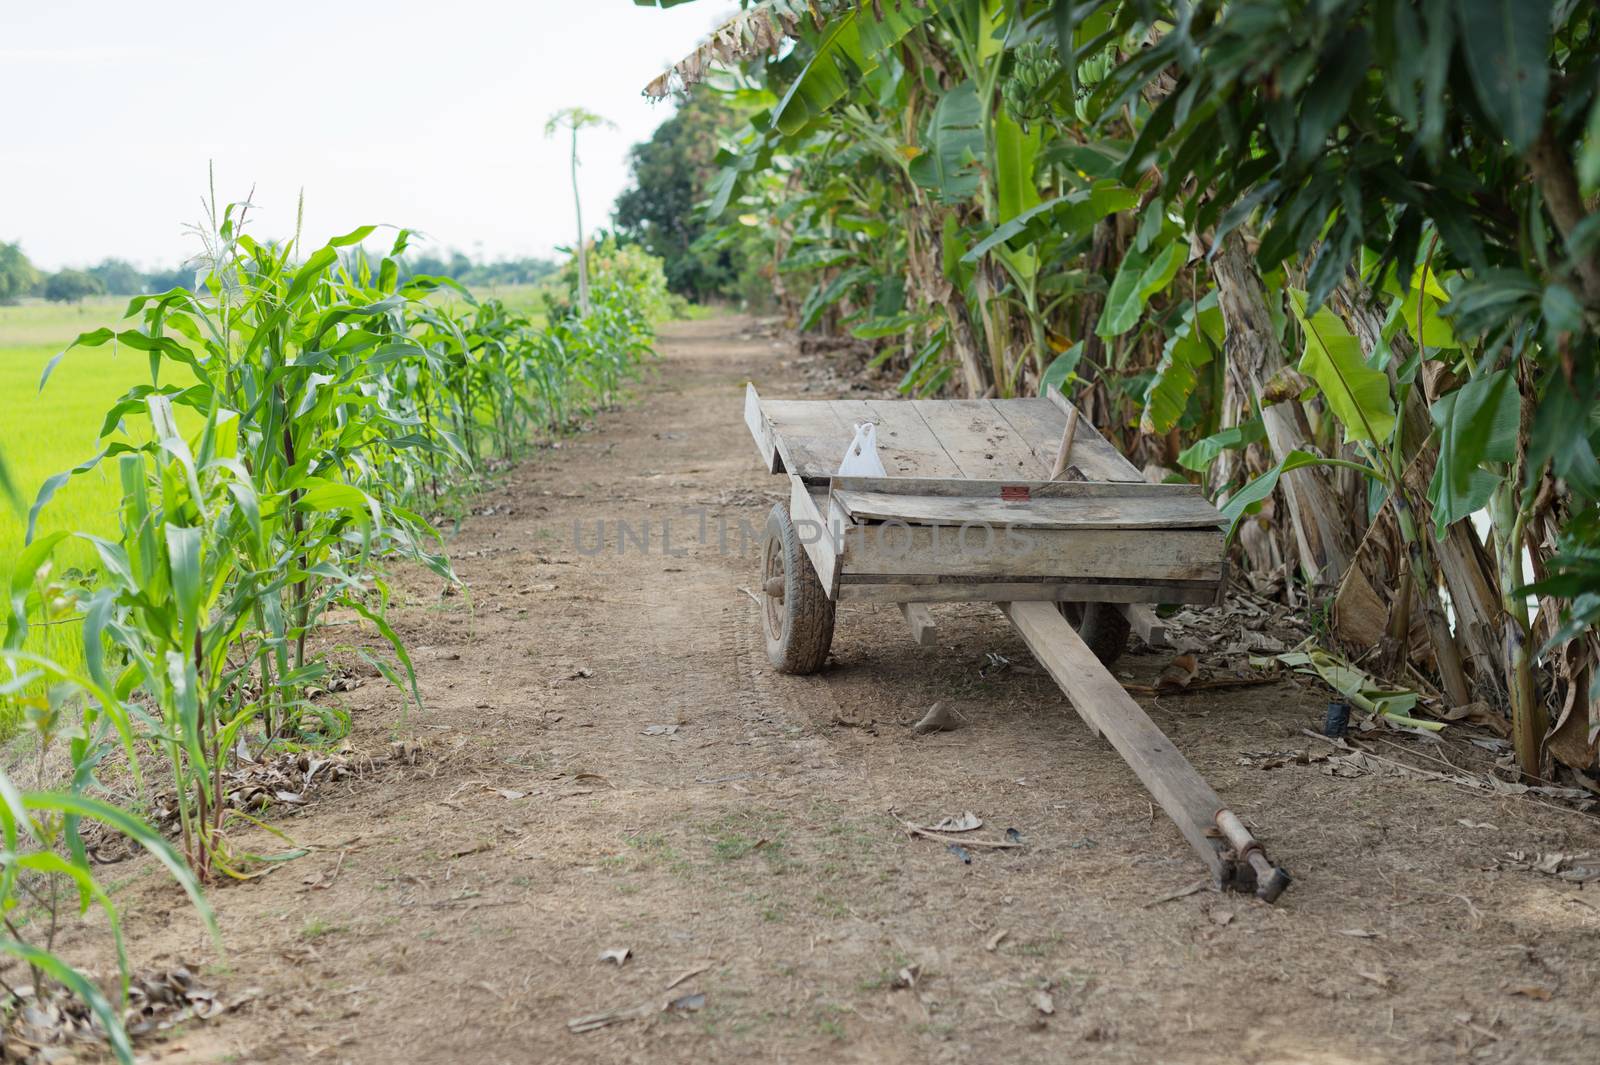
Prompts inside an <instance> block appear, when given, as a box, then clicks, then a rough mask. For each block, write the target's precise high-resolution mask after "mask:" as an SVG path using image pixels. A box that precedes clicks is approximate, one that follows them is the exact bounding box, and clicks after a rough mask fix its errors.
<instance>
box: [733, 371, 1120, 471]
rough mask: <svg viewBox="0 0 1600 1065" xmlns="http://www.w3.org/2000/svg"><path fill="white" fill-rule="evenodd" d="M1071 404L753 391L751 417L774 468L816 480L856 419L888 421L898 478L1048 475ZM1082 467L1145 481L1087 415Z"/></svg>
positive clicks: (888, 466) (882, 430)
mask: <svg viewBox="0 0 1600 1065" xmlns="http://www.w3.org/2000/svg"><path fill="white" fill-rule="evenodd" d="M1068 409H1070V405H1066V401H1065V400H1063V399H1060V398H1059V397H1058V396H1054V395H1053V396H1052V397H1050V398H1049V399H1044V398H1035V399H994V400H990V399H961V400H931V399H930V400H859V399H839V400H782V399H761V398H760V397H759V396H758V395H757V394H756V391H755V387H754V386H749V387H747V388H746V390H745V424H746V425H748V426H749V427H750V433H751V435H752V436H754V437H755V439H756V444H757V446H758V447H759V448H760V449H761V454H762V457H763V459H765V460H766V462H767V468H768V469H769V470H774V467H775V465H776V464H778V463H781V464H782V468H783V469H786V470H788V472H790V473H793V474H797V475H799V476H801V477H803V478H805V479H807V480H820V479H822V478H826V477H830V476H833V475H834V474H835V473H837V472H838V469H839V463H840V462H841V461H842V460H843V458H844V452H845V448H846V447H848V446H849V444H850V438H851V437H852V436H853V435H854V432H855V426H856V425H858V424H860V423H862V422H866V421H870V422H872V423H873V424H875V425H876V426H877V427H878V433H877V435H878V456H879V458H881V459H882V460H883V467H884V470H885V471H886V472H887V473H888V474H889V475H890V476H891V477H938V478H976V479H989V480H1004V481H1008V482H1009V481H1017V480H1028V481H1047V480H1048V479H1049V477H1050V468H1051V464H1052V462H1053V461H1054V459H1055V454H1056V450H1057V448H1058V447H1059V446H1060V443H1061V439H1062V435H1063V433H1064V431H1065V429H1066V424H1067V415H1066V411H1067V410H1068ZM1072 464H1073V465H1074V466H1076V467H1078V469H1079V470H1081V471H1082V472H1083V474H1084V476H1085V477H1087V478H1088V479H1089V480H1091V481H1140V480H1142V477H1141V476H1140V474H1139V471H1138V470H1136V469H1134V467H1133V464H1132V463H1130V462H1128V460H1127V459H1125V458H1123V457H1122V455H1121V454H1119V453H1118V452H1117V449H1116V448H1114V447H1112V446H1111V445H1110V444H1109V443H1107V442H1106V440H1105V438H1104V437H1102V436H1101V435H1100V434H1099V433H1098V432H1096V431H1095V429H1094V427H1093V426H1092V425H1090V424H1089V422H1088V421H1087V420H1086V419H1080V421H1079V424H1078V429H1077V433H1076V434H1075V436H1074V443H1073V448H1072Z"/></svg>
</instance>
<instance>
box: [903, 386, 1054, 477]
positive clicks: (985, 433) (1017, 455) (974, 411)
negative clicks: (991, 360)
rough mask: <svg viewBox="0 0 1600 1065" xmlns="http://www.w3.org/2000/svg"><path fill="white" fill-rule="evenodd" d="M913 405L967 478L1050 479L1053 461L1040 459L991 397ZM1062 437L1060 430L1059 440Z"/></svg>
mask: <svg viewBox="0 0 1600 1065" xmlns="http://www.w3.org/2000/svg"><path fill="white" fill-rule="evenodd" d="M911 406H912V407H913V408H914V409H915V410H916V412H917V413H918V414H920V415H922V420H923V421H924V422H926V423H927V425H928V428H929V429H931V430H932V431H933V435H934V437H935V438H937V439H938V441H939V443H940V445H941V446H943V448H944V449H945V452H946V453H947V454H949V456H950V458H951V459H952V460H953V461H954V462H955V464H956V466H957V467H958V468H959V469H960V470H961V475H962V476H963V477H979V478H987V479H991V480H993V479H996V478H1000V479H1004V478H1008V477H1011V478H1026V479H1033V480H1038V479H1045V480H1048V479H1049V477H1050V465H1049V463H1048V462H1040V461H1039V459H1038V457H1037V456H1036V455H1035V454H1034V452H1033V450H1032V449H1031V448H1029V446H1028V443H1027V441H1026V440H1024V439H1023V437H1022V434H1021V433H1019V432H1018V431H1017V430H1016V429H1014V428H1012V426H1011V423H1010V422H1008V421H1006V420H1005V418H1003V417H1001V415H1000V412H999V411H997V410H996V409H995V407H994V403H993V402H992V401H991V400H987V399H917V400H912V401H911ZM1060 438H1061V434H1060V433H1057V434H1056V439H1057V440H1058V441H1059V440H1060ZM1053 455H1054V452H1052V457H1053Z"/></svg>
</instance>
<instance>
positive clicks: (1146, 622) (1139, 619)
mask: <svg viewBox="0 0 1600 1065" xmlns="http://www.w3.org/2000/svg"><path fill="white" fill-rule="evenodd" d="M1119 609H1120V610H1121V611H1122V614H1123V616H1124V617H1126V618H1127V619H1128V624H1129V625H1131V626H1132V627H1133V631H1134V632H1136V633H1138V634H1139V639H1141V640H1143V641H1144V642H1145V645H1146V646H1148V647H1160V648H1169V649H1170V648H1171V647H1172V643H1171V641H1170V640H1168V639H1167V626H1166V624H1165V623H1163V622H1162V620H1161V618H1160V617H1158V616H1157V615H1156V612H1155V611H1154V610H1151V609H1150V608H1149V607H1148V606H1146V605H1145V604H1143V603H1122V604H1121V605H1120V606H1119Z"/></svg>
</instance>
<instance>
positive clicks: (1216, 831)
mask: <svg viewBox="0 0 1600 1065" xmlns="http://www.w3.org/2000/svg"><path fill="white" fill-rule="evenodd" d="M1069 415H1070V416H1071V419H1070V420H1071V422H1072V423H1073V425H1074V429H1073V431H1071V432H1069V431H1068V428H1067V427H1068V423H1069ZM869 421H870V422H873V423H874V424H875V425H876V427H877V439H878V454H879V457H880V458H881V459H882V461H883V465H884V469H885V471H886V473H887V474H888V476H887V477H881V478H877V477H874V478H862V477H841V476H838V475H837V470H838V469H839V465H840V462H841V460H842V459H843V457H844V453H845V450H846V448H847V447H848V446H849V444H850V440H851V437H852V436H853V434H854V427H855V426H856V425H858V424H860V423H862V422H869ZM745 423H746V424H747V425H748V426H749V428H750V432H751V433H752V435H754V437H755V441H756V446H757V447H758V448H759V449H760V451H761V457H762V459H763V460H764V461H765V462H766V464H767V469H768V471H769V472H772V473H787V474H788V475H789V480H790V484H791V491H790V497H789V503H788V504H787V505H784V504H781V503H780V504H779V505H777V506H775V507H774V508H773V510H772V513H771V514H770V515H769V516H768V519H767V527H766V535H765V539H764V543H763V548H762V578H763V580H762V590H763V592H764V593H765V598H764V609H763V611H762V614H763V623H764V627H765V629H766V637H767V654H768V657H769V658H771V660H772V663H773V665H774V666H775V667H776V668H777V669H779V670H781V671H783V672H786V673H813V672H816V671H817V670H819V669H821V668H822V665H823V662H824V661H825V660H826V658H827V655H828V647H829V644H830V643H831V642H832V639H833V621H834V608H835V605H836V604H837V603H838V602H840V601H850V600H855V601H859V602H876V603H894V604H897V605H898V606H899V608H900V610H901V612H902V613H903V614H904V615H905V618H906V621H907V623H908V624H909V625H910V628H911V631H912V634H913V636H914V637H915V638H916V640H917V641H918V642H919V643H924V644H929V643H932V642H933V640H934V636H935V631H936V630H935V629H934V623H933V619H932V615H931V614H930V613H929V611H928V607H927V604H929V603H949V602H969V601H989V602H993V603H995V605H996V606H998V607H999V608H1000V610H1001V611H1002V612H1003V613H1004V614H1005V616H1006V617H1007V618H1008V619H1009V620H1010V621H1011V624H1012V625H1013V626H1015V627H1016V629H1017V631H1018V632H1019V633H1021V634H1022V638H1023V639H1024V640H1025V641H1026V642H1027V644H1028V647H1029V649H1030V650H1032V652H1033V655H1034V657H1035V658H1037V659H1038V660H1039V662H1040V664H1041V665H1043V666H1044V667H1045V668H1046V669H1047V670H1048V671H1049V672H1050V675H1051V676H1052V677H1054V678H1055V680H1056V682H1057V683H1058V684H1059V685H1060V686H1061V688H1062V690H1063V691H1064V692H1065V693H1066V694H1067V696H1068V697H1069V698H1070V699H1071V702H1072V705H1073V707H1074V709H1076V710H1077V712H1078V714H1079V716H1081V717H1082V718H1083V719H1084V721H1085V722H1086V723H1087V724H1088V726H1089V728H1090V729H1091V730H1092V731H1093V732H1094V733H1095V734H1096V735H1099V736H1103V737H1105V738H1106V739H1107V740H1109V741H1110V743H1111V745H1112V746H1113V747H1115V748H1116V750H1117V752H1118V753H1119V754H1121V755H1122V757H1123V759H1124V760H1125V761H1126V762H1127V763H1128V765H1129V766H1130V767H1131V768H1132V769H1133V771H1134V772H1135V773H1136V774H1137V775H1138V777H1139V779H1140V780H1141V781H1142V782H1143V783H1144V785H1145V787H1146V788H1148V789H1149V791H1150V793H1151V794H1152V795H1153V796H1154V797H1155V799H1156V800H1157V801H1158V802H1159V803H1160V804H1161V807H1162V809H1164V810H1165V811H1166V812H1167V814H1168V816H1170V817H1171V818H1172V820H1173V821H1174V823H1176V824H1177V826H1178V828H1179V829H1180V830H1181V831H1182V832H1183V834H1184V837H1185V838H1186V839H1188V841H1189V843H1190V845H1191V846H1193V847H1194V849H1195V850H1196V852H1198V853H1199V855H1200V857H1201V858H1202V859H1203V860H1204V861H1205V863H1206V865H1207V867H1208V868H1209V869H1210V871H1211V874H1212V876H1213V878H1214V880H1215V882H1216V884H1217V886H1219V887H1222V888H1227V889H1231V890H1237V891H1251V892H1254V893H1255V894H1256V895H1258V896H1259V897H1261V898H1263V899H1265V900H1267V901H1269V902H1270V901H1272V900H1274V899H1276V898H1277V897H1278V895H1279V894H1280V893H1281V892H1282V891H1283V889H1284V888H1285V887H1286V886H1287V885H1288V883H1289V877H1288V875H1287V874H1286V873H1285V872H1284V871H1283V870H1282V869H1281V868H1278V867H1276V866H1274V865H1273V864H1272V863H1271V862H1270V861H1269V860H1268V859H1267V857H1266V854H1265V852H1264V851H1263V850H1262V847H1261V844H1260V843H1259V842H1257V841H1256V840H1255V839H1254V837H1252V836H1251V834H1250V832H1249V831H1248V830H1247V829H1246V828H1245V826H1244V825H1243V824H1242V823H1241V822H1240V820H1239V818H1238V817H1236V816H1235V815H1234V814H1233V813H1232V812H1231V811H1229V810H1228V809H1227V808H1226V807H1225V806H1224V805H1223V804H1222V801H1221V800H1220V799H1218V798H1217V795H1216V793H1215V792H1214V791H1212V789H1211V787H1210V785H1208V784H1207V783H1206V782H1205V780H1204V779H1203V778H1202V777H1201V776H1200V774H1199V773H1197V772H1195V770H1194V767H1193V766H1191V765H1190V764H1189V762H1188V760H1187V759H1185V758H1184V757H1183V755H1182V754H1180V753H1179V751H1178V749H1177V748H1176V747H1174V746H1173V745H1172V743H1171V741H1169V740H1168V739H1167V737H1166V736H1165V735H1163V734H1162V732H1161V730H1160V729H1158V728H1156V726H1155V724H1154V723H1153V722H1151V720H1150V718H1149V717H1148V716H1147V715H1146V714H1145V712H1144V710H1143V709H1141V708H1140V706H1139V705H1138V704H1137V703H1136V702H1134V701H1133V699H1132V697H1130V696H1129V695H1128V693H1127V692H1126V691H1125V690H1124V689H1123V687H1122V685H1121V684H1119V683H1118V682H1117V680H1116V679H1115V678H1114V677H1113V676H1112V675H1111V673H1110V671H1109V670H1108V669H1107V668H1106V666H1107V664H1108V663H1110V662H1111V661H1112V660H1113V659H1114V658H1115V657H1116V656H1117V655H1118V654H1120V653H1121V652H1122V651H1123V649H1124V648H1125V647H1126V646H1127V642H1128V639H1129V634H1130V631H1131V630H1132V629H1133V628H1135V627H1138V628H1140V629H1141V630H1142V631H1143V632H1144V634H1146V635H1147V637H1148V635H1149V633H1150V628H1151V626H1152V625H1153V624H1154V623H1155V622H1154V615H1153V613H1152V612H1151V611H1150V609H1149V607H1148V606H1147V605H1146V604H1152V603H1211V602H1214V601H1217V600H1218V599H1219V598H1220V596H1221V595H1222V591H1223V588H1224V587H1225V585H1226V580H1227V571H1226V562H1225V561H1224V553H1223V538H1222V533H1221V531H1220V526H1221V523H1222V516H1221V515H1220V514H1219V513H1218V512H1217V510H1216V509H1215V508H1214V507H1212V506H1211V504H1210V503H1209V502H1207V501H1206V499H1205V497H1204V496H1203V495H1202V494H1201V493H1200V490H1199V488H1198V487H1195V486H1193V485H1168V484H1149V483H1146V482H1145V480H1144V478H1143V477H1141V476H1140V474H1139V471H1138V470H1136V469H1135V468H1134V467H1133V465H1132V463H1130V462H1129V461H1128V460H1127V459H1126V458H1124V457H1123V456H1122V455H1121V454H1120V453H1119V452H1118V451H1117V449H1116V448H1114V447H1112V446H1111V444H1109V443H1108V442H1106V440H1105V439H1104V438H1103V437H1101V436H1100V435H1099V434H1098V433H1097V432H1095V431H1094V429H1093V428H1092V427H1091V426H1089V425H1088V423H1087V420H1086V419H1083V418H1081V417H1078V416H1077V415H1076V413H1075V412H1073V410H1072V407H1071V405H1070V404H1069V403H1068V402H1067V401H1066V399H1065V398H1063V397H1062V396H1061V394H1060V393H1059V392H1055V391H1052V392H1051V394H1050V395H1049V397H1048V398H1039V399H995V400H988V399H983V400H769V399H762V398H761V397H760V396H758V395H757V394H756V390H755V387H754V386H753V385H752V386H750V387H749V388H748V389H747V391H746V394H745ZM1063 438H1066V439H1067V440H1068V441H1070V442H1069V443H1068V444H1067V445H1066V447H1067V448H1069V449H1070V458H1071V464H1070V465H1069V466H1068V467H1067V468H1066V470H1065V471H1064V475H1061V476H1058V477H1057V478H1056V479H1051V474H1052V472H1054V469H1055V467H1056V465H1057V462H1056V460H1057V458H1058V456H1059V454H1060V452H1061V451H1062V450H1063Z"/></svg>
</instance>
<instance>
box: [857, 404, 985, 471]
mask: <svg viewBox="0 0 1600 1065" xmlns="http://www.w3.org/2000/svg"><path fill="white" fill-rule="evenodd" d="M865 405H866V407H867V408H868V409H869V410H870V411H871V412H872V418H873V420H874V421H875V422H877V425H878V454H879V455H880V456H881V457H882V458H883V468H884V469H885V470H886V471H887V472H888V474H889V476H890V477H893V478H901V477H960V476H961V467H960V466H958V465H956V462H955V460H954V459H953V458H951V457H950V454H949V453H948V452H947V451H945V449H944V447H943V445H941V444H940V443H939V438H938V437H936V436H934V435H933V430H931V429H929V428H928V423H927V422H925V421H923V420H922V416H921V415H920V414H918V413H917V412H916V409H915V408H914V407H912V405H911V404H910V403H908V402H907V401H905V400H903V399H873V400H868V401H867V402H866V404H865Z"/></svg>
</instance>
